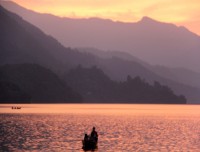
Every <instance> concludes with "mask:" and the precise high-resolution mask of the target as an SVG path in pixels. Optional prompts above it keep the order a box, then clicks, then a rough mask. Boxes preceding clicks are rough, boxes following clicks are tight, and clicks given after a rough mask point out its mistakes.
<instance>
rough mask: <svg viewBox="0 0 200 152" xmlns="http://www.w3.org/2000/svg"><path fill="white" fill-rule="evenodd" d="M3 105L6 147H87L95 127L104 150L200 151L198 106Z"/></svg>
mask: <svg viewBox="0 0 200 152" xmlns="http://www.w3.org/2000/svg"><path fill="white" fill-rule="evenodd" d="M12 106H20V107H22V108H21V109H20V110H17V109H14V110H12V109H11V107H12ZM0 109H1V110H0V113H1V114H0V126H1V127H0V133H1V139H0V143H1V149H0V151H67V152H68V151H69V152H71V151H75V152H76V151H83V150H82V149H81V146H82V145H81V140H82V138H83V135H84V133H90V131H91V128H92V127H93V126H95V127H96V128H97V131H98V133H99V143H98V150H96V151H98V152H107V151H108V152H110V151H116V152H118V151H119V152H121V151H197V152H198V151H199V149H200V106H198V105H138V104H114V105H113V104H50V105H49V104H31V105H26V104H23V105H22V104H20V105H0ZM2 149H3V150H2Z"/></svg>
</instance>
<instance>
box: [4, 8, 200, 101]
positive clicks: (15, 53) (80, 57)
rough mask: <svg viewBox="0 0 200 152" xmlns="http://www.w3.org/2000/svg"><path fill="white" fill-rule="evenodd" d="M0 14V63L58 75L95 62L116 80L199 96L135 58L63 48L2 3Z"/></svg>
mask: <svg viewBox="0 0 200 152" xmlns="http://www.w3.org/2000/svg"><path fill="white" fill-rule="evenodd" d="M0 18H1V21H2V23H1V24H0V40H1V43H0V48H1V49H0V57H1V60H0V65H5V64H23V63H33V64H39V65H41V66H43V67H45V68H47V69H50V70H51V71H53V72H54V73H56V74H57V75H58V76H59V78H63V75H64V74H66V73H68V72H69V71H70V70H71V69H73V68H74V67H76V66H77V65H79V64H80V65H82V66H84V67H91V66H93V65H96V66H97V67H99V68H101V69H102V70H103V72H104V73H105V74H106V75H108V76H109V77H110V78H111V79H112V80H115V81H122V80H123V81H124V80H126V78H127V75H130V76H131V77H136V76H140V77H141V78H142V79H145V80H147V81H148V82H151V83H153V82H154V81H158V82H160V83H161V84H164V85H168V84H169V85H168V86H169V87H171V88H172V89H173V91H174V92H175V93H176V94H178V95H180V94H183V95H185V96H186V98H187V99H188V101H189V103H191V102H193V101H198V99H200V97H199V90H198V89H196V88H193V87H190V86H186V85H182V84H180V83H176V82H173V81H169V80H166V79H164V78H162V77H160V76H159V75H157V74H155V73H154V72H152V71H150V70H148V68H146V67H144V66H143V65H142V64H140V63H138V62H135V61H128V60H125V59H121V58H118V57H114V58H111V59H110V58H108V59H102V58H99V57H96V56H94V55H92V54H90V53H87V52H84V53H83V52H80V51H78V50H77V49H71V48H65V47H63V46H62V45H61V44H60V43H59V42H58V41H56V40H55V39H54V38H52V37H50V36H48V35H46V34H44V33H43V32H42V31H40V30H39V29H38V28H36V27H34V26H33V25H31V24H29V23H28V22H26V21H24V20H23V19H22V18H20V17H19V16H17V15H16V14H13V13H10V12H8V11H6V10H5V9H4V8H2V7H0ZM75 91H76V90H75Z"/></svg>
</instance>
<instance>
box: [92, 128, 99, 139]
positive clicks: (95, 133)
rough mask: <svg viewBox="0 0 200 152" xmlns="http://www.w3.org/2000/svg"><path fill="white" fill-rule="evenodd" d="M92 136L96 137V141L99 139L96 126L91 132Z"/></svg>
mask: <svg viewBox="0 0 200 152" xmlns="http://www.w3.org/2000/svg"><path fill="white" fill-rule="evenodd" d="M90 137H91V138H92V139H94V140H95V141H96V142H97V141H98V134H97V132H96V130H95V127H93V128H92V132H91V134H90Z"/></svg>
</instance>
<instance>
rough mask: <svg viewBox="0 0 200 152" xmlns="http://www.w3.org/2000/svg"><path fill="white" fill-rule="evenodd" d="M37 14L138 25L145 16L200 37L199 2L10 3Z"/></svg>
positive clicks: (91, 0)
mask: <svg viewBox="0 0 200 152" xmlns="http://www.w3.org/2000/svg"><path fill="white" fill-rule="evenodd" d="M13 1H14V2H16V3H17V4H19V5H21V6H23V7H25V8H28V9H31V10H34V11H36V12H40V13H50V14H54V15H56V16H61V17H70V18H90V17H98V18H105V19H111V20H113V21H122V22H137V21H139V20H140V19H141V18H142V17H143V16H148V17H151V18H153V19H156V20H158V21H162V22H169V23H174V24H176V25H181V26H185V27H187V28H188V29H189V30H191V31H192V32H195V33H197V34H199V35H200V28H199V25H200V18H199V16H200V15H199V14H200V1H199V0H143V1H141V0H135V1H133V0H124V1H119V0H109V1H108V0H95V1H94V0H84V1H82V0H57V1H55V0H29V1H25V0H13Z"/></svg>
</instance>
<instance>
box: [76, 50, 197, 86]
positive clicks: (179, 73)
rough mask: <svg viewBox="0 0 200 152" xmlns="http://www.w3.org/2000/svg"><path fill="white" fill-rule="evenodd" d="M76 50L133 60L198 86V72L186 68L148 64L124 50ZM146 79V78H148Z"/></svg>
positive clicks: (169, 76) (173, 78)
mask: <svg viewBox="0 0 200 152" xmlns="http://www.w3.org/2000/svg"><path fill="white" fill-rule="evenodd" d="M78 50H80V51H81V52H89V53H91V54H94V55H96V56H98V57H100V58H103V59H111V58H114V57H115V58H120V59H123V60H126V61H134V62H137V63H139V64H140V65H142V66H144V67H145V68H147V69H149V70H150V71H152V72H154V73H155V74H157V75H159V76H161V77H163V78H166V79H169V80H173V81H175V82H179V83H182V84H185V85H189V86H193V87H196V88H200V73H198V72H195V71H192V70H189V69H186V68H169V67H166V66H159V65H155V66H154V65H150V64H148V63H147V62H144V61H142V60H140V59H138V58H136V57H134V56H133V55H131V54H130V53H126V52H120V51H104V50H99V49H96V48H78ZM146 79H147V80H148V78H146Z"/></svg>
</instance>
